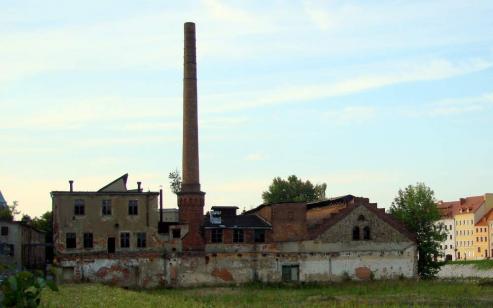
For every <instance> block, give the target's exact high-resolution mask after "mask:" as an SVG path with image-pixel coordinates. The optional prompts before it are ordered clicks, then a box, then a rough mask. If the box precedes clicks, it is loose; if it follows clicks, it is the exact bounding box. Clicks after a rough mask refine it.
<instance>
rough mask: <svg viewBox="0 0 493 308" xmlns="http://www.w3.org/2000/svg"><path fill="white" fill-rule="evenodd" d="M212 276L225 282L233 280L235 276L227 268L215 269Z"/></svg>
mask: <svg viewBox="0 0 493 308" xmlns="http://www.w3.org/2000/svg"><path fill="white" fill-rule="evenodd" d="M211 275H212V276H214V277H217V278H219V279H222V280H224V281H232V280H233V275H231V273H230V271H228V270H227V269H226V268H215V269H214V270H213V271H212V273H211Z"/></svg>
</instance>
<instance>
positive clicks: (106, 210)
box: [101, 200, 111, 216]
mask: <svg viewBox="0 0 493 308" xmlns="http://www.w3.org/2000/svg"><path fill="white" fill-rule="evenodd" d="M101 214H102V215H103V216H111V200H103V203H102V205H101Z"/></svg>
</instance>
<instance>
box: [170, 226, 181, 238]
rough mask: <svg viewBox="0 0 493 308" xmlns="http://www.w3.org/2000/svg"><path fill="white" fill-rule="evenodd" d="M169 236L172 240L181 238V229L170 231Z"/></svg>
mask: <svg viewBox="0 0 493 308" xmlns="http://www.w3.org/2000/svg"><path fill="white" fill-rule="evenodd" d="M171 236H172V237H173V238H181V229H179V228H175V229H171Z"/></svg>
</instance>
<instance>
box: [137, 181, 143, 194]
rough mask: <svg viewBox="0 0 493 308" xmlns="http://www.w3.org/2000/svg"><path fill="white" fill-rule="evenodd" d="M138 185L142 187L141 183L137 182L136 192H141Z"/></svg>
mask: <svg viewBox="0 0 493 308" xmlns="http://www.w3.org/2000/svg"><path fill="white" fill-rule="evenodd" d="M140 185H142V182H137V191H138V192H141V191H142V188H140Z"/></svg>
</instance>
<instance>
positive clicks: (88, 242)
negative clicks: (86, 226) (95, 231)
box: [84, 233, 92, 248]
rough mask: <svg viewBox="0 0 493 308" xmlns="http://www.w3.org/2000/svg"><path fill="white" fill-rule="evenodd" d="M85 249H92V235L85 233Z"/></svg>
mask: <svg viewBox="0 0 493 308" xmlns="http://www.w3.org/2000/svg"><path fill="white" fill-rule="evenodd" d="M84 248H92V233H84Z"/></svg>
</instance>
